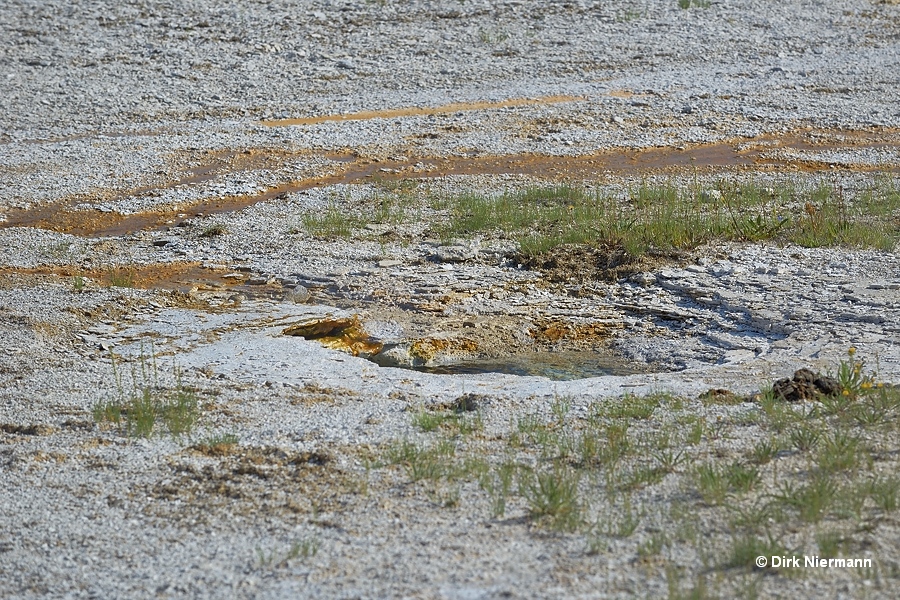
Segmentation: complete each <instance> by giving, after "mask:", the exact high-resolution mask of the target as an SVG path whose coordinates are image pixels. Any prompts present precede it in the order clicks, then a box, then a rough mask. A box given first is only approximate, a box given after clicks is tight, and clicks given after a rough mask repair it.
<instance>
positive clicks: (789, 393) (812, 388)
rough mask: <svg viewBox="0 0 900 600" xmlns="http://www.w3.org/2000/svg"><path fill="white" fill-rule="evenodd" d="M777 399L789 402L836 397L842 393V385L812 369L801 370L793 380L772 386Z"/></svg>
mask: <svg viewBox="0 0 900 600" xmlns="http://www.w3.org/2000/svg"><path fill="white" fill-rule="evenodd" d="M772 392H773V393H774V394H775V397H776V398H781V399H782V400H786V401H787V402H799V401H801V400H814V399H815V398H816V397H818V396H819V395H825V396H836V395H838V394H840V393H841V385H840V383H838V381H837V380H836V379H834V378H833V377H826V376H824V375H822V374H820V373H814V372H813V371H811V370H810V369H799V370H797V371H796V372H795V373H794V377H793V379H788V378H784V379H779V380H778V381H776V382H775V383H774V384H773V385H772Z"/></svg>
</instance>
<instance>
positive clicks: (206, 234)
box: [200, 223, 228, 238]
mask: <svg viewBox="0 0 900 600" xmlns="http://www.w3.org/2000/svg"><path fill="white" fill-rule="evenodd" d="M226 233H228V228H227V227H226V226H225V225H223V224H222V223H216V224H215V225H210V226H209V227H207V228H206V229H204V230H203V231H202V232H200V237H203V238H211V237H218V236H220V235H225V234H226Z"/></svg>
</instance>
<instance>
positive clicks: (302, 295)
mask: <svg viewBox="0 0 900 600" xmlns="http://www.w3.org/2000/svg"><path fill="white" fill-rule="evenodd" d="M308 300H309V290H308V289H306V288H305V287H304V286H302V285H297V286H294V288H293V289H290V290H288V291H287V292H286V293H285V294H284V301H285V302H293V303H294V304H305V303H306V302H307V301H308Z"/></svg>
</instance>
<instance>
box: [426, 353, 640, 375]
mask: <svg viewBox="0 0 900 600" xmlns="http://www.w3.org/2000/svg"><path fill="white" fill-rule="evenodd" d="M409 368H411V369H413V370H415V371H424V372H427V373H439V374H444V375H477V374H481V373H506V374H509V375H537V376H541V377H546V378H548V379H552V380H554V381H568V380H571V379H586V378H588V377H600V376H603V375H632V374H635V373H644V372H646V371H647V368H646V365H636V364H634V363H629V362H627V361H625V360H623V359H621V358H619V357H616V356H610V355H606V354H601V353H597V352H575V351H570V352H530V353H527V354H516V355H514V356H508V357H504V358H492V359H480V360H471V361H463V362H457V363H452V364H446V365H438V366H432V367H409Z"/></svg>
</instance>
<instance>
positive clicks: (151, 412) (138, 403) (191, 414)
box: [92, 352, 200, 438]
mask: <svg viewBox="0 0 900 600" xmlns="http://www.w3.org/2000/svg"><path fill="white" fill-rule="evenodd" d="M111 356H112V365H113V377H114V378H115V382H116V396H115V397H114V398H112V399H109V400H101V401H98V402H97V403H96V404H95V405H94V408H93V411H92V413H93V417H94V421H95V422H97V423H111V424H115V425H116V426H118V427H120V428H121V429H122V430H123V431H124V432H125V433H126V434H127V435H128V436H130V437H145V438H146V437H150V436H151V435H153V433H154V432H156V431H159V430H160V428H164V429H165V430H166V431H168V433H170V434H171V435H173V436H176V437H181V436H183V435H186V434H189V433H190V432H191V431H192V430H193V428H194V425H195V424H196V423H197V420H198V419H199V416H200V408H199V402H198V398H197V394H196V393H195V392H194V390H192V389H190V388H188V387H186V386H184V385H183V384H182V383H181V378H180V376H179V374H178V373H177V371H176V377H175V379H176V383H175V386H174V387H171V388H166V387H163V386H161V385H160V384H159V382H158V376H157V370H156V364H155V360H154V362H153V365H152V367H150V366H148V361H147V358H146V357H145V356H144V354H143V352H142V353H141V358H140V364H139V369H138V368H135V369H134V370H132V374H131V375H132V377H131V380H132V381H131V386H130V387H127V386H125V385H124V384H123V382H122V379H121V376H120V373H119V371H118V369H117V366H116V357H115V355H111Z"/></svg>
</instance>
